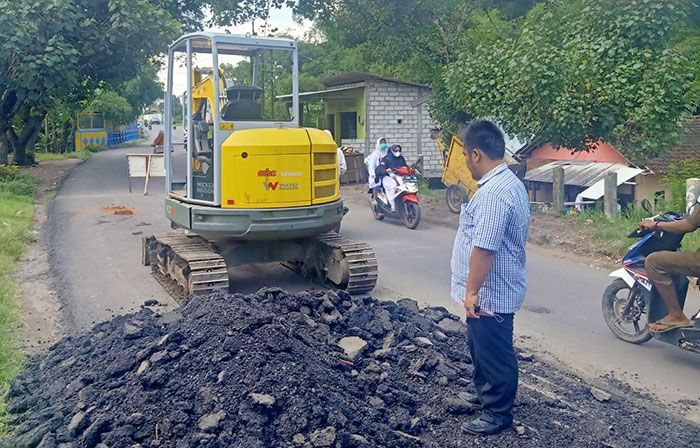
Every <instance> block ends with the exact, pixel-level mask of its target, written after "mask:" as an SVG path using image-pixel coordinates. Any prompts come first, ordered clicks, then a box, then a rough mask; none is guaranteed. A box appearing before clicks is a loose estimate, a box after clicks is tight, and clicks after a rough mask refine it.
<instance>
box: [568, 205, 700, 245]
mask: <svg viewBox="0 0 700 448" xmlns="http://www.w3.org/2000/svg"><path fill="white" fill-rule="evenodd" d="M648 217H649V213H647V212H645V211H644V210H641V209H630V210H627V211H625V212H624V213H623V214H622V215H621V216H620V217H619V218H617V219H608V218H607V217H606V216H605V214H604V213H603V212H601V211H591V212H586V213H582V214H580V215H579V216H578V217H577V219H578V220H581V221H582V222H583V223H586V224H588V226H587V228H588V231H589V232H590V234H591V237H592V238H593V239H595V240H597V241H600V242H601V243H602V244H603V246H601V247H603V248H604V251H605V252H606V253H609V254H610V255H615V256H619V255H622V254H624V253H625V252H626V251H627V249H628V248H629V246H631V245H632V243H634V242H635V241H636V240H635V239H632V238H627V235H629V234H630V233H631V232H632V231H633V230H634V229H635V228H637V226H638V225H639V222H640V221H641V220H642V219H644V218H648ZM699 248H700V232H697V231H696V232H691V233H689V234H687V235H686V236H685V238H684V239H683V250H686V251H694V250H697V249H699Z"/></svg>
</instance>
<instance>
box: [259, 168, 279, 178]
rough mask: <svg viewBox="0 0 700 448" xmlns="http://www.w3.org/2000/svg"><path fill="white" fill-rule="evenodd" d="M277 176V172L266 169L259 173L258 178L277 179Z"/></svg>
mask: <svg viewBox="0 0 700 448" xmlns="http://www.w3.org/2000/svg"><path fill="white" fill-rule="evenodd" d="M275 176H277V171H276V170H271V169H269V168H265V169H264V170H260V171H258V177H275Z"/></svg>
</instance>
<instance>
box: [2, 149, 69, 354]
mask: <svg viewBox="0 0 700 448" xmlns="http://www.w3.org/2000/svg"><path fill="white" fill-rule="evenodd" d="M82 162H83V161H82V160H79V159H66V160H47V161H44V162H41V163H39V164H38V165H34V166H31V167H27V168H24V170H23V171H24V172H25V173H27V174H29V175H31V176H32V177H33V178H34V180H35V181H36V194H35V205H34V235H35V238H34V240H33V241H32V242H31V243H30V244H29V245H28V246H27V249H26V250H25V252H24V255H23V256H22V258H21V259H20V261H19V263H18V264H17V270H16V272H15V274H14V275H13V280H14V282H15V283H17V285H18V287H19V298H20V302H21V306H22V318H21V322H20V329H19V331H20V344H21V345H20V348H21V349H22V351H23V352H25V353H29V354H31V353H35V352H37V351H40V350H43V349H46V348H47V347H49V346H50V345H52V344H54V343H55V342H56V341H57V340H59V339H60V338H61V337H62V335H63V328H62V319H61V304H60V301H59V299H58V297H57V295H56V293H55V291H54V289H53V288H52V286H51V268H50V265H49V257H48V250H47V244H48V242H47V241H44V240H42V239H41V238H40V235H41V230H42V228H43V226H44V223H45V222H46V218H47V209H46V205H47V203H48V202H49V201H50V200H51V198H52V193H53V192H55V191H56V190H58V188H60V186H61V184H62V183H63V181H64V180H65V179H66V177H67V176H68V175H69V174H70V172H71V171H72V170H73V168H75V167H76V166H78V165H80V164H81V163H82Z"/></svg>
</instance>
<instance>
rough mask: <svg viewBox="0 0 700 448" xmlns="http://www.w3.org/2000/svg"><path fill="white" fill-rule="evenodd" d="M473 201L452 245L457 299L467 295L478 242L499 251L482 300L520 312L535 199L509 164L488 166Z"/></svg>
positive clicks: (486, 306) (466, 206) (488, 307)
mask: <svg viewBox="0 0 700 448" xmlns="http://www.w3.org/2000/svg"><path fill="white" fill-rule="evenodd" d="M477 186H478V189H477V191H476V194H474V197H473V198H472V199H471V200H470V201H469V203H467V204H464V205H462V213H461V214H460V216H459V229H458V230H457V236H456V237H455V242H454V247H453V248H452V263H451V265H452V291H451V295H452V299H453V300H455V301H456V302H460V303H463V302H464V299H465V296H466V289H467V277H468V274H469V258H470V257H471V253H472V248H473V247H474V246H476V247H480V248H482V249H486V250H489V251H493V252H495V253H496V256H495V258H494V260H493V265H492V267H491V270H490V271H489V273H488V275H487V276H486V281H485V282H484V285H483V286H482V287H481V289H480V290H479V305H480V306H481V308H482V309H485V310H490V311H493V312H494V313H504V314H505V313H515V312H516V311H518V309H520V305H521V304H522V303H523V299H524V298H525V291H526V289H527V279H526V277H525V243H526V242H527V232H528V227H529V225H530V203H529V200H528V196H527V191H526V190H525V186H524V185H523V183H522V182H521V181H520V180H519V179H518V178H517V177H516V176H515V174H513V172H511V171H510V170H509V169H508V167H507V166H506V164H505V163H504V164H503V165H499V166H497V167H496V168H494V169H493V170H491V171H489V172H488V173H487V174H486V175H485V176H484V177H483V178H482V179H481V180H480V181H479V182H478V183H477Z"/></svg>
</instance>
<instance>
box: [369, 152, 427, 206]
mask: <svg viewBox="0 0 700 448" xmlns="http://www.w3.org/2000/svg"><path fill="white" fill-rule="evenodd" d="M401 152H402V148H401V145H392V146H391V147H390V148H389V152H388V153H387V155H386V156H384V157H383V158H382V159H381V160H380V162H379V165H378V166H377V169H376V170H375V174H376V175H377V178H381V182H382V186H383V187H384V192H385V193H386V198H387V199H388V201H389V205H390V206H391V211H392V212H395V211H396V206H395V205H394V202H395V199H396V189H397V187H398V183H397V182H396V179H395V174H394V173H395V172H396V170H398V169H400V168H405V169H407V170H409V171H410V172H417V170H412V169H410V168H409V167H408V163H406V159H405V158H404V157H403V155H402V154H401Z"/></svg>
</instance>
